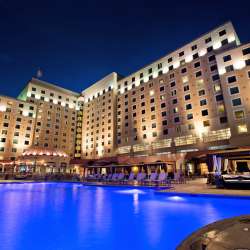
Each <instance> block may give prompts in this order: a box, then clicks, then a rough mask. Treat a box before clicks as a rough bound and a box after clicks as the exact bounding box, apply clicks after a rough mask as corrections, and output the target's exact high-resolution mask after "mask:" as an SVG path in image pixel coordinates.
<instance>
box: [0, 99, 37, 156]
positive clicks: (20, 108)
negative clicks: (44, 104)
mask: <svg viewBox="0 0 250 250" xmlns="http://www.w3.org/2000/svg"><path fill="white" fill-rule="evenodd" d="M36 110H37V106H36V105H35V104H33V103H27V102H23V101H20V100H16V99H13V98H10V97H6V96H0V160H6V159H7V160H11V159H16V157H17V156H19V155H21V154H22V153H23V151H24V150H25V149H28V148H29V147H30V146H31V145H32V142H33V136H34V127H35V118H36Z"/></svg>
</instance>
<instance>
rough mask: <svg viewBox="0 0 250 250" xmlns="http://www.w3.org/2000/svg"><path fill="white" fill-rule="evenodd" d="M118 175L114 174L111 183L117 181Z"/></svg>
mask: <svg viewBox="0 0 250 250" xmlns="http://www.w3.org/2000/svg"><path fill="white" fill-rule="evenodd" d="M118 175H119V174H117V173H114V174H113V175H112V178H111V181H112V182H115V181H117V178H118Z"/></svg>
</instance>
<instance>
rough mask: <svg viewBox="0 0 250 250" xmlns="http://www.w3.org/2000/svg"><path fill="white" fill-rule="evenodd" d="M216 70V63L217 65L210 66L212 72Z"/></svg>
mask: <svg viewBox="0 0 250 250" xmlns="http://www.w3.org/2000/svg"><path fill="white" fill-rule="evenodd" d="M215 70H217V65H216V64H215V65H212V66H211V67H210V71H211V72H213V71H215Z"/></svg>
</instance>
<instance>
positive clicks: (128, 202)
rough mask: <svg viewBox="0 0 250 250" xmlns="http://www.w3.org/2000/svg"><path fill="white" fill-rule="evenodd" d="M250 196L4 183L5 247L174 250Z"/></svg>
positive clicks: (0, 204) (0, 216)
mask: <svg viewBox="0 0 250 250" xmlns="http://www.w3.org/2000/svg"><path fill="white" fill-rule="evenodd" d="M240 214H250V200H249V199H235V198H212V197H192V196H168V195H161V194H155V193H154V191H153V190H150V189H135V188H123V187H121V188H119V187H91V186H83V185H81V184H70V183H34V184H32V183H30V184H1V185H0V249H1V250H80V249H81V250H82V249H83V250H101V249H102V250H103V249H110V250H116V249H118V250H125V249H140V250H142V249H143V250H144V249H145V250H146V249H147V250H150V249H157V250H162V249H164V250H172V249H175V247H176V246H177V245H178V244H179V243H180V242H181V241H182V240H183V239H184V238H185V237H186V236H187V235H189V234H190V233H191V232H193V231H194V230H196V229H198V228H200V227H202V226H204V225H206V224H208V223H211V222H213V221H216V220H219V219H223V218H227V217H231V216H235V215H240Z"/></svg>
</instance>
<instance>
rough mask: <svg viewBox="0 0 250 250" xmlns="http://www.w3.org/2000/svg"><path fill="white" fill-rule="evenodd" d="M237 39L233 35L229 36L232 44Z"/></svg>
mask: <svg viewBox="0 0 250 250" xmlns="http://www.w3.org/2000/svg"><path fill="white" fill-rule="evenodd" d="M235 40H236V39H235V36H234V35H233V34H232V35H230V36H228V42H229V43H231V42H234V41H235Z"/></svg>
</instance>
